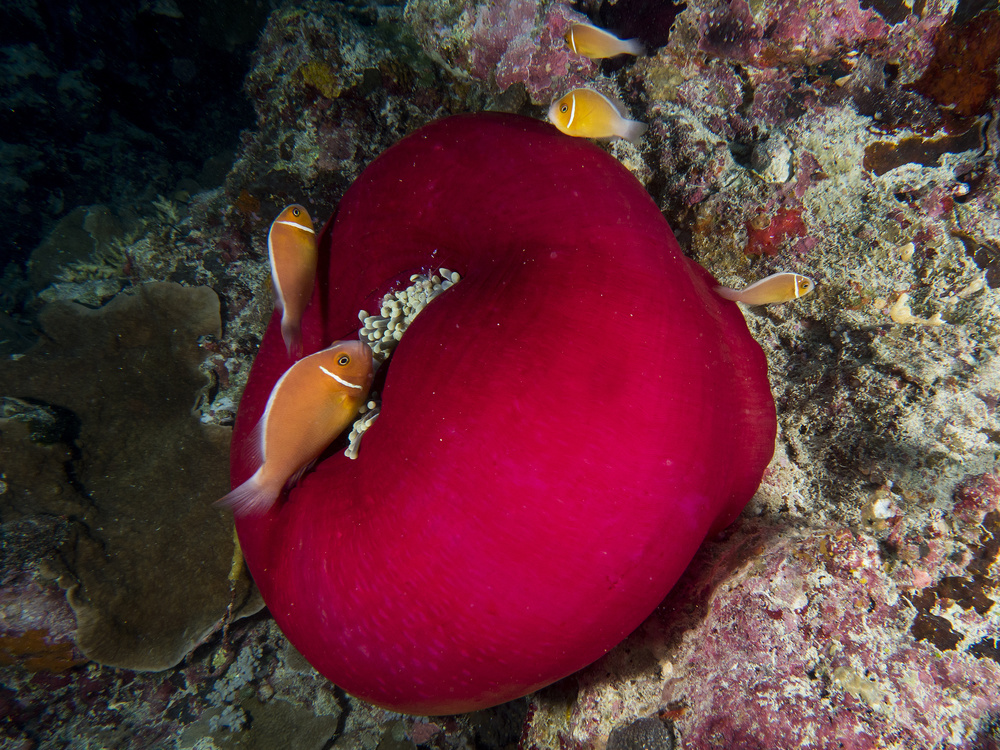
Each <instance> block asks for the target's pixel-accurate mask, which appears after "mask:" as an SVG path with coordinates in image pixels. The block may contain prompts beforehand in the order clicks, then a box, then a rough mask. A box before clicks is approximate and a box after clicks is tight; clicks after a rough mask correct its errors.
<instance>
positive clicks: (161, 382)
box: [0, 283, 252, 669]
mask: <svg viewBox="0 0 1000 750" xmlns="http://www.w3.org/2000/svg"><path fill="white" fill-rule="evenodd" d="M40 323H41V327H42V329H43V330H44V333H45V336H44V338H43V341H42V342H41V343H39V344H38V345H36V346H35V347H34V348H33V349H32V350H30V351H29V352H28V353H27V354H26V355H24V356H23V357H21V358H19V359H17V360H14V361H6V362H0V393H3V394H8V395H12V396H16V397H18V398H19V399H28V400H30V401H31V402H32V403H44V404H51V405H53V407H55V408H56V409H57V410H58V412H59V413H61V414H62V415H63V418H64V419H65V420H67V421H68V422H69V423H70V427H69V428H68V429H67V430H66V431H65V432H64V434H63V435H62V436H60V437H59V438H58V440H57V443H56V445H57V446H58V450H60V451H62V453H63V455H62V458H61V460H58V461H56V462H54V463H51V464H49V467H48V468H44V467H43V469H44V472H45V473H44V474H43V475H41V476H38V475H36V476H31V475H25V474H24V473H23V468H24V465H23V464H22V463H21V462H20V461H19V460H17V459H16V458H15V455H17V454H15V453H10V452H5V454H4V456H5V465H4V466H3V467H2V468H3V470H4V472H5V476H6V477H7V479H6V480H5V481H6V492H5V493H4V495H3V497H4V499H5V503H4V506H3V511H2V516H0V518H2V521H3V523H4V524H5V526H6V524H8V523H14V522H17V521H20V520H23V519H30V518H35V517H46V516H50V515H58V516H62V517H64V518H68V519H70V520H69V521H68V527H67V528H66V534H65V541H64V542H62V543H61V544H58V543H57V541H56V540H53V546H52V547H51V548H49V549H36V553H37V555H38V558H39V560H38V563H39V565H38V566H36V567H40V568H42V569H45V570H47V571H48V573H49V575H50V576H52V577H56V578H58V580H59V583H60V585H62V586H63V587H64V588H66V589H67V597H68V599H69V602H70V604H71V605H72V606H73V609H74V611H75V613H76V619H77V632H76V636H75V640H76V643H77V645H78V646H79V648H80V649H81V651H82V652H83V653H84V654H85V655H86V656H87V657H89V658H91V659H95V660H97V661H99V662H101V663H104V664H110V665H114V666H119V667H128V668H131V669H165V668H167V667H171V666H173V665H175V664H176V663H177V662H178V661H179V660H180V659H182V658H183V657H184V656H185V655H186V654H187V653H188V652H189V651H190V650H191V649H192V648H193V647H194V646H195V645H197V644H198V643H199V642H200V641H201V640H202V639H203V638H204V637H206V636H207V635H208V634H209V633H211V632H212V631H213V630H214V629H216V628H217V627H218V626H219V623H220V621H221V620H222V618H223V617H224V616H226V615H227V611H228V612H230V614H232V613H234V612H235V611H238V610H239V609H240V608H242V607H244V605H246V604H247V601H248V597H250V593H251V590H250V583H249V581H248V579H247V578H245V577H242V578H241V577H239V576H237V577H235V579H233V580H230V571H231V569H232V568H233V565H234V554H235V550H234V542H233V534H232V524H231V522H230V521H229V520H228V519H227V518H226V517H225V516H222V515H220V514H219V513H218V512H217V511H216V510H214V509H212V507H211V500H213V499H215V498H216V497H218V496H220V494H221V493H223V492H224V488H225V486H226V477H227V473H226V466H227V464H228V460H227V449H228V442H229V435H228V431H227V430H225V429H223V428H219V427H217V426H214V425H203V424H202V423H201V422H200V421H199V419H198V417H197V415H195V414H193V413H192V408H193V406H194V404H195V402H196V400H197V398H198V395H199V391H200V390H202V389H203V388H204V387H205V379H204V375H203V374H202V373H201V371H200V370H199V365H200V363H201V360H202V358H203V354H202V352H201V350H200V347H199V345H198V340H199V337H205V336H218V335H219V333H220V318H219V303H218V298H217V297H216V295H215V293H214V292H212V291H211V290H210V289H207V288H185V287H181V286H180V285H177V284H168V283H154V284H147V285H144V286H140V287H138V288H137V289H136V290H135V291H134V293H132V294H127V295H120V296H118V297H116V298H114V299H113V300H112V301H111V302H110V303H108V304H107V305H106V306H105V307H103V308H100V309H97V310H92V309H88V308H85V307H82V306H80V305H77V304H75V303H53V304H51V305H49V306H48V307H47V308H46V309H45V310H44V312H43V314H42V317H41V320H40ZM16 435H17V433H14V432H12V431H10V430H6V429H5V430H4V431H3V444H4V446H5V448H7V449H8V450H13V448H14V444H15V443H14V442H13V441H16V440H17V439H18V438H17V437H16ZM21 439H22V440H23V438H21ZM26 448H27V447H26ZM22 452H23V451H22ZM46 484H47V485H48V486H49V487H50V490H49V491H48V492H42V491H40V490H41V489H42V487H44V486H46ZM251 606H252V605H251Z"/></svg>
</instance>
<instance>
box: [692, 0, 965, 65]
mask: <svg viewBox="0 0 1000 750" xmlns="http://www.w3.org/2000/svg"><path fill="white" fill-rule="evenodd" d="M897 5H899V6H902V3H898V4H897ZM692 7H693V8H695V9H696V11H695V12H696V13H697V14H698V15H697V18H698V31H699V34H700V37H701V41H700V45H699V46H700V48H701V49H702V50H703V51H704V52H708V53H709V54H712V55H715V56H717V57H721V58H724V59H727V60H734V61H739V62H744V63H750V64H752V65H756V66H759V67H770V66H774V65H787V64H793V65H794V64H803V63H804V64H816V63H820V62H823V61H826V60H830V59H833V58H835V57H838V56H839V55H841V54H842V53H843V51H844V50H848V49H852V48H854V47H856V46H857V45H859V44H860V43H862V42H866V41H870V40H877V44H878V46H879V48H881V49H882V50H883V51H884V52H885V53H886V55H887V56H890V57H893V58H895V59H897V60H898V61H899V62H905V63H906V64H907V66H909V65H914V66H916V67H919V66H920V65H921V64H926V62H927V60H928V59H929V56H930V55H931V54H932V52H933V50H932V45H931V43H930V42H931V41H932V40H933V37H934V33H935V32H936V31H937V29H938V27H940V26H941V24H942V23H944V21H945V20H946V17H945V16H942V15H933V14H931V15H929V16H928V17H927V18H924V19H919V18H918V17H917V16H916V15H911V14H910V13H908V12H904V13H903V14H902V16H901V17H896V16H894V15H893V14H892V13H887V15H889V19H887V18H886V17H885V16H884V15H883V14H882V13H880V12H878V11H877V10H876V9H874V8H872V7H867V8H862V7H861V6H860V5H859V3H858V0H849V1H848V2H834V3H802V2H797V1H795V0H785V1H783V2H777V3H767V4H762V3H752V4H751V3H748V2H746V0H730V1H729V2H726V0H714V1H713V0H709V2H707V3H706V4H705V5H700V4H697V3H692ZM752 8H753V9H752ZM904 10H905V9H904ZM914 37H918V38H921V39H924V40H925V41H926V43H925V44H923V45H914V44H913V39H914Z"/></svg>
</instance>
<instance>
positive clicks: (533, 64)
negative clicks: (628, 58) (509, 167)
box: [406, 0, 597, 104]
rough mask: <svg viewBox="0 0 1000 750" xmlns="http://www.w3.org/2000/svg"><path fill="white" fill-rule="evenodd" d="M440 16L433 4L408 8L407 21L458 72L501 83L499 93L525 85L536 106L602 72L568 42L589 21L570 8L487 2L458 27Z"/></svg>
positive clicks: (529, 1) (526, 1)
mask: <svg viewBox="0 0 1000 750" xmlns="http://www.w3.org/2000/svg"><path fill="white" fill-rule="evenodd" d="M437 12H438V11H437V9H436V7H435V6H434V4H433V3H428V2H416V3H410V4H408V5H407V11H406V13H407V19H408V20H409V21H410V22H411V24H412V25H413V30H414V32H415V33H416V35H417V37H418V39H420V41H421V44H422V46H423V47H424V50H425V51H426V52H427V53H428V54H429V55H431V56H432V57H434V58H435V59H437V60H439V61H441V62H444V63H445V64H446V65H447V66H448V67H449V68H450V69H451V70H452V71H453V72H456V73H459V74H462V75H467V76H470V77H472V78H474V79H476V80H478V81H483V82H486V83H490V84H492V83H495V85H496V89H497V90H499V91H504V90H506V89H507V88H508V87H510V86H512V85H513V84H515V83H520V84H523V85H524V87H525V89H526V90H527V93H528V95H529V96H530V97H531V100H532V101H533V102H534V103H535V104H542V103H548V102H549V101H550V100H551V99H552V98H553V96H554V95H555V94H556V93H558V92H560V91H563V90H568V89H571V88H574V87H576V86H581V85H583V84H584V83H586V82H587V81H588V80H589V79H590V78H592V77H593V75H594V73H595V72H596V70H597V65H596V63H594V62H593V61H592V60H589V59H587V58H585V57H583V56H582V55H577V54H574V53H573V52H572V51H571V50H570V49H569V47H568V46H567V45H566V43H565V42H564V41H563V35H564V34H565V33H566V31H568V30H569V27H570V25H571V24H573V23H579V22H582V21H583V22H585V21H587V18H586V16H583V15H582V14H580V13H575V12H574V11H572V10H570V8H569V6H568V4H565V3H553V4H551V5H547V4H544V3H538V2H536V0H515V1H514V2H510V3H484V4H482V5H479V6H478V7H476V8H475V9H473V10H469V11H467V12H466V13H464V14H463V15H462V16H461V18H459V19H457V23H455V24H454V25H453V26H447V25H442V24H441V23H440V19H439V18H438V16H437V15H436V14H437Z"/></svg>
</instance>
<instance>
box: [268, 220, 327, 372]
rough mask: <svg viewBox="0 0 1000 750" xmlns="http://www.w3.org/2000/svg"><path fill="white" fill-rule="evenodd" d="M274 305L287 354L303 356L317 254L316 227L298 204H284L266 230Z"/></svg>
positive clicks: (314, 281)
mask: <svg viewBox="0 0 1000 750" xmlns="http://www.w3.org/2000/svg"><path fill="white" fill-rule="evenodd" d="M267 255H268V258H269V259H270V261H271V281H272V282H273V283H274V306H275V307H276V308H278V309H279V310H281V337H282V338H283V339H284V340H285V348H287V349H288V356H290V357H292V358H295V359H298V358H299V357H300V356H302V313H303V312H305V309H306V305H308V304H309V299H310V298H311V297H312V293H313V285H314V284H315V283H316V262H317V259H318V257H319V251H318V243H317V241H316V230H315V229H314V228H313V223H312V219H310V218H309V212H308V211H306V210H305V209H304V208H303V207H302V206H300V205H298V204H292V205H291V206H288V207H286V208H285V209H284V210H283V211H282V212H281V213H280V214H278V218H277V219H275V220H274V223H273V224H271V231H270V232H268V233H267Z"/></svg>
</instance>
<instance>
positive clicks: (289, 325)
mask: <svg viewBox="0 0 1000 750" xmlns="http://www.w3.org/2000/svg"><path fill="white" fill-rule="evenodd" d="M281 338H283V339H284V340H285V349H286V350H287V351H288V356H289V357H291V358H292V359H301V358H302V325H301V323H300V322H299V321H296V320H288V316H287V315H284V316H282V318H281Z"/></svg>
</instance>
